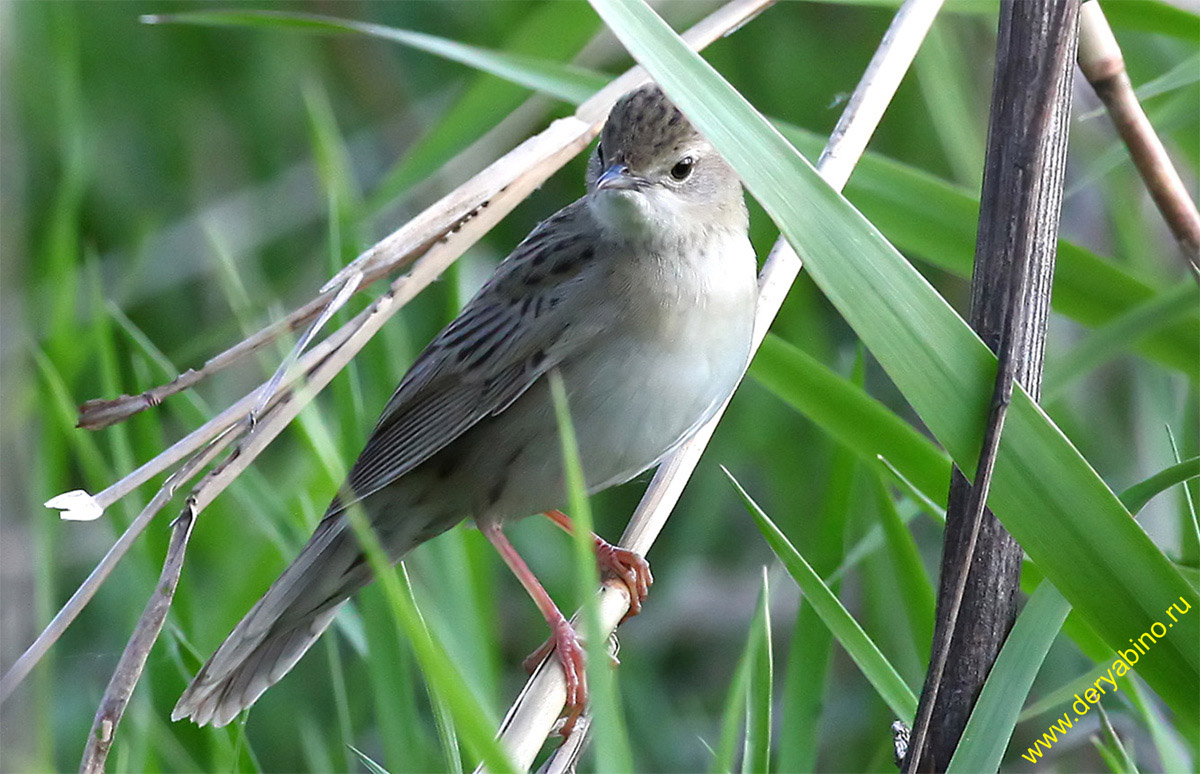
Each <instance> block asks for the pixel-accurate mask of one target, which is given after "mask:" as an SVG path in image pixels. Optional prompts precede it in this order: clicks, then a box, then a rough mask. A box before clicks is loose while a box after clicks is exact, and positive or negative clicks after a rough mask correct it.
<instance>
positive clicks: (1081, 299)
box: [148, 11, 1200, 374]
mask: <svg viewBox="0 0 1200 774" xmlns="http://www.w3.org/2000/svg"><path fill="white" fill-rule="evenodd" d="M148 18H149V19H152V20H153V21H155V22H157V23H167V22H178V23H189V24H218V25H233V26H251V27H262V28H273V27H288V28H298V29H305V30H308V31H311V32H324V33H345V32H355V33H361V34H366V35H372V36H375V37H382V38H384V39H387V40H392V41H395V42H398V43H401V44H404V45H408V46H411V47H414V48H418V49H420V50H422V51H427V52H429V53H431V54H435V55H438V56H442V57H444V58H446V59H449V60H451V61H455V62H459V63H461V64H464V65H467V66H470V67H474V68H476V69H478V70H480V71H482V72H485V73H488V74H490V75H493V76H496V77H498V78H502V79H505V80H507V81H510V82H511V83H514V84H517V85H519V86H523V87H525V88H529V89H533V90H536V91H540V92H542V93H545V94H549V95H551V96H554V97H557V98H559V99H562V100H564V101H567V102H570V103H572V104H579V103H580V102H582V101H583V100H584V99H586V98H587V97H589V96H591V94H593V93H594V92H595V91H596V90H598V89H599V88H600V87H602V86H603V85H605V84H606V83H607V82H608V80H609V76H607V75H604V74H603V73H597V72H594V71H591V70H587V69H585V68H581V67H576V66H574V65H569V64H564V63H561V62H556V61H552V60H548V59H545V58H543V57H533V56H529V55H524V54H519V55H517V54H509V53H504V52H496V51H490V50H487V49H481V48H478V47H474V46H467V45H465V44H462V43H458V42H457V41H452V40H446V39H443V38H438V37H436V36H432V35H427V34H425V33H420V32H414V31H410V30H402V29H396V28H393V27H385V26H383V25H378V24H369V23H362V22H355V21H349V20H342V19H336V18H331V17H324V16H316V15H312V14H302V13H285V12H265V11H264V12H260V11H237V12H208V11H198V12H188V13H182V14H174V15H169V16H156V17H148ZM775 123H776V126H777V128H778V129H779V130H780V131H781V132H783V134H784V135H785V136H786V137H787V138H788V140H790V141H791V142H792V143H794V144H795V146H796V147H797V148H798V149H799V150H800V151H801V152H803V153H804V154H806V155H807V156H808V157H809V158H816V156H817V155H818V154H819V153H820V152H821V148H822V147H823V146H824V142H825V139H824V138H823V137H821V136H819V135H817V134H815V133H813V132H810V131H808V130H805V129H801V128H799V127H796V126H792V125H789V124H786V123H784V122H775ZM420 158H421V159H423V158H425V156H424V155H421V157H420ZM414 165H415V166H412V167H409V166H401V167H398V168H397V170H395V171H394V172H393V173H389V177H388V180H387V181H386V182H385V183H384V184H383V185H382V186H381V189H380V192H378V193H377V194H376V195H375V197H373V199H374V204H375V205H376V206H380V205H381V204H382V203H383V202H385V201H388V200H390V199H391V197H392V196H393V195H394V194H395V193H397V192H398V191H399V190H400V189H401V188H403V187H404V186H406V185H408V184H410V183H412V182H414V181H415V180H417V179H419V177H420V174H419V173H420V172H421V171H422V170H426V169H427V166H426V163H425V162H422V161H420V159H418V160H416V161H414ZM846 196H847V198H849V199H850V200H851V201H852V202H854V204H855V205H856V206H857V207H859V208H860V209H861V211H862V212H863V214H864V215H866V216H867V217H868V218H869V219H870V220H872V221H873V222H874V223H875V224H876V226H877V227H878V228H880V229H881V230H882V231H884V232H885V233H887V234H888V235H889V237H890V238H891V239H892V240H893V241H894V242H895V244H896V245H897V246H899V247H900V248H901V249H903V250H905V251H907V252H914V253H916V254H918V255H920V256H922V257H923V258H924V259H925V260H927V261H929V262H931V263H933V264H934V265H936V266H938V267H939V268H942V269H945V270H947V271H951V272H953V273H955V274H957V275H958V276H960V277H969V276H970V275H971V265H972V258H973V255H974V240H975V224H976V222H977V221H978V209H979V201H978V199H975V198H973V197H972V196H971V195H970V194H969V193H967V192H966V191H964V190H963V189H961V188H959V187H957V186H954V185H952V184H950V183H947V182H946V181H944V180H941V179H939V178H937V177H935V176H933V175H930V174H929V173H927V172H923V171H921V170H918V169H916V168H914V167H911V166H908V165H905V164H902V163H900V162H897V161H893V160H891V159H887V158H885V157H882V156H879V155H877V154H874V153H867V154H866V155H865V156H864V157H863V159H862V161H860V163H859V166H858V169H857V170H856V172H855V175H854V177H853V178H852V179H851V181H850V183H849V185H848V186H847V189H846ZM1057 263H1058V265H1057V270H1056V276H1055V286H1054V294H1053V297H1052V304H1053V306H1054V308H1055V310H1057V311H1059V312H1062V313H1063V314H1066V315H1068V316H1070V317H1072V318H1074V319H1076V320H1079V321H1080V322H1082V323H1084V324H1085V325H1091V326H1095V325H1101V324H1104V323H1106V322H1108V321H1110V320H1112V319H1113V318H1115V317H1118V316H1120V315H1122V314H1124V313H1125V312H1127V311H1128V310H1130V309H1132V308H1134V307H1135V306H1136V305H1138V304H1139V303H1141V302H1143V301H1146V300H1148V299H1150V298H1152V297H1153V296H1154V295H1155V290H1154V289H1153V288H1152V287H1151V286H1150V285H1148V284H1147V283H1145V282H1143V281H1141V280H1139V279H1137V278H1136V277H1134V276H1132V275H1130V274H1128V273H1127V272H1125V271H1124V270H1123V269H1121V268H1119V267H1117V266H1116V265H1114V264H1113V263H1111V262H1108V261H1104V260H1102V259H1100V258H1099V257H1098V256H1096V255H1095V254H1093V253H1091V252H1089V251H1087V250H1084V249H1083V248H1080V247H1078V246H1076V245H1074V244H1071V243H1069V242H1066V241H1062V240H1060V242H1059V254H1058V262H1057ZM1198 336H1200V315H1198V314H1196V313H1195V311H1194V310H1193V313H1192V314H1190V315H1186V316H1185V317H1184V318H1183V319H1181V320H1178V321H1176V322H1174V324H1172V325H1170V326H1169V327H1167V328H1166V329H1165V330H1161V331H1157V332H1152V333H1150V334H1149V335H1148V336H1147V337H1146V339H1145V340H1144V341H1143V342H1141V343H1140V344H1139V345H1138V349H1140V350H1141V351H1142V352H1143V353H1144V354H1146V355H1148V356H1150V357H1153V358H1155V359H1157V360H1159V361H1160V362H1163V363H1164V364H1166V365H1169V366H1171V367H1172V368H1176V369H1178V370H1182V371H1184V372H1185V373H1188V374H1194V373H1196V372H1197V370H1200V357H1198V355H1197V351H1196V348H1195V347H1191V346H1189V344H1188V342H1191V341H1195V340H1196V338H1197V337H1198Z"/></svg>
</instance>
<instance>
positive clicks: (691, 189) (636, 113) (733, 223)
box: [587, 84, 747, 230]
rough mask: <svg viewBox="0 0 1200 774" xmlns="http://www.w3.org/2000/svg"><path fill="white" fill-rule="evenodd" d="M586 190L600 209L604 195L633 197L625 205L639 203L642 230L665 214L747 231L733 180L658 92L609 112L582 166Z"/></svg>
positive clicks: (652, 89)
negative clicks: (598, 199)
mask: <svg viewBox="0 0 1200 774" xmlns="http://www.w3.org/2000/svg"><path fill="white" fill-rule="evenodd" d="M587 183H588V191H589V192H591V193H592V194H594V195H596V196H601V195H602V194H603V195H605V197H606V198H605V201H609V200H610V199H611V198H612V197H611V196H608V194H610V193H611V194H614V195H618V196H617V198H618V199H620V198H623V197H630V196H632V197H634V199H632V200H630V201H629V204H634V203H635V201H640V202H641V203H640V204H638V205H637V207H638V208H639V210H638V211H640V212H641V213H642V216H640V217H642V219H643V220H646V221H647V222H649V221H658V222H663V221H664V215H665V214H668V213H669V214H671V215H672V216H674V215H681V216H685V217H686V218H687V219H688V220H687V222H694V223H707V224H710V225H722V226H728V227H732V228H737V229H742V230H744V229H745V228H746V221H747V215H746V204H745V200H744V199H743V198H742V186H741V182H740V181H739V180H738V177H737V175H736V173H734V171H733V169H732V168H731V167H730V166H729V164H728V163H726V161H725V159H723V158H722V157H721V154H719V153H717V151H716V149H715V148H713V146H712V145H711V144H710V143H709V142H708V141H707V140H706V139H705V138H704V136H703V135H701V134H700V133H699V132H697V131H696V129H695V127H693V126H692V124H691V123H690V122H689V121H688V120H687V118H685V117H684V115H683V113H682V112H680V110H679V108H677V107H675V105H674V104H673V103H672V102H671V100H669V99H668V98H667V96H666V95H665V94H664V93H663V91H662V89H660V88H659V87H658V85H656V84H649V85H646V86H643V87H641V88H639V89H636V90H634V91H631V92H630V93H628V94H626V95H625V96H624V97H622V98H621V99H620V100H618V102H617V104H616V105H614V106H613V109H612V112H611V113H609V116H608V121H607V122H606V123H605V124H604V129H603V130H602V131H601V132H600V142H599V143H597V145H596V151H595V153H593V154H592V158H591V160H590V162H589V164H588V178H587ZM598 206H600V207H601V208H608V207H609V205H607V204H599V205H598ZM614 206H616V207H618V208H620V207H624V205H620V204H615V203H614ZM606 211H610V210H606ZM611 212H615V210H613V211H611ZM614 217H615V215H614Z"/></svg>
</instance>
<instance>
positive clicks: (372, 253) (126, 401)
mask: <svg viewBox="0 0 1200 774" xmlns="http://www.w3.org/2000/svg"><path fill="white" fill-rule="evenodd" d="M773 2H774V0H734V1H733V2H731V3H728V4H727V5H725V6H722V7H721V8H720V9H718V10H717V11H716V12H714V13H713V14H711V15H709V16H708V17H706V18H705V19H704V20H702V21H700V22H699V23H698V24H696V25H695V26H693V27H692V28H691V29H690V30H688V31H687V32H686V33H684V35H683V38H684V40H686V41H687V42H688V44H689V45H691V46H694V47H696V48H697V49H700V48H704V47H705V46H707V45H708V44H710V43H712V42H713V41H714V40H716V39H717V38H719V37H721V36H723V35H726V34H728V33H729V32H731V31H733V30H735V29H736V28H737V27H738V26H740V25H741V24H744V23H746V22H747V21H748V20H749V19H750V18H753V16H754V15H755V14H757V13H758V12H760V11H761V10H762V9H763V8H765V7H766V6H768V5H771V4H772V3H773ZM645 80H646V74H645V72H644V71H643V70H641V68H633V69H631V70H629V71H628V72H626V73H624V74H623V75H621V76H620V77H618V78H616V79H614V80H613V81H612V82H611V83H609V84H608V85H607V86H605V87H604V88H603V89H601V90H600V91H598V92H596V94H594V95H593V96H592V97H591V98H589V99H588V100H587V101H586V102H584V103H583V104H582V105H580V106H579V108H578V109H577V110H576V111H575V115H574V116H569V117H567V118H563V119H560V120H559V121H555V122H554V123H553V124H551V125H550V127H548V128H547V129H546V130H545V131H543V132H541V133H540V134H537V135H535V136H533V137H530V138H529V139H527V140H525V141H524V142H522V143H521V144H520V145H518V146H517V147H516V148H514V149H513V150H511V151H509V152H508V153H506V154H505V155H504V156H502V157H500V158H499V159H497V160H496V161H495V162H493V163H492V164H490V165H489V166H488V167H486V168H485V169H483V170H482V171H480V172H479V173H478V174H476V175H475V176H473V177H472V178H471V179H470V180H468V181H467V182H465V183H463V184H462V185H460V186H459V187H458V188H456V189H454V190H453V191H451V192H450V193H449V194H447V195H445V196H443V197H442V198H441V199H439V200H438V201H437V202H435V203H433V204H432V205H430V206H429V207H427V208H426V209H425V210H424V211H422V212H421V213H420V214H418V215H417V216H416V217H414V218H413V219H412V220H410V221H408V222H407V223H405V224H404V225H403V226H401V227H400V228H398V229H396V230H395V231H393V232H392V233H391V234H389V235H388V236H386V237H384V238H383V239H381V240H380V241H379V242H377V243H375V244H374V245H373V246H372V247H370V248H368V249H367V250H366V251H365V252H363V254H362V255H360V256H358V257H357V258H355V259H354V260H353V261H351V262H350V263H349V264H347V265H346V266H345V267H343V268H342V269H341V271H339V272H338V273H337V274H335V275H334V276H333V277H332V278H331V279H330V280H329V281H328V282H326V283H325V285H324V286H323V287H322V288H321V291H320V293H319V294H318V295H317V296H316V297H315V298H313V299H312V300H311V301H309V302H308V303H306V304H304V305H303V306H301V307H300V308H298V309H296V310H294V311H292V312H291V313H289V314H288V315H287V316H285V317H284V318H283V319H281V320H278V321H276V322H273V323H271V324H270V325H267V326H266V327H264V328H263V329H261V330H259V331H258V332H256V333H254V334H252V335H250V336H248V337H247V338H245V339H243V340H242V341H240V342H238V343H237V344H235V345H234V346H232V347H230V348H229V349H227V350H225V351H224V352H222V353H220V354H219V355H216V356H214V357H212V358H211V359H209V360H208V361H207V362H206V363H205V364H204V365H203V366H201V367H200V368H199V369H189V370H188V371H186V372H184V373H183V374H180V375H179V376H178V377H176V378H175V379H173V380H172V381H170V382H168V383H166V384H163V385H160V386H158V387H154V388H152V389H150V390H147V391H145V392H143V393H140V394H138V395H121V396H119V397H117V398H113V399H108V400H92V401H88V402H87V403H85V404H83V406H81V407H80V414H79V427H83V428H86V429H89V430H97V429H100V428H104V427H108V426H110V425H113V424H116V423H118V422H122V421H124V420H126V419H128V418H129V417H131V416H133V415H134V414H137V413H138V412H140V411H144V410H145V409H147V408H150V407H152V406H157V405H158V404H159V403H161V402H162V401H163V400H164V399H166V398H167V397H170V396H171V395H174V394H176V393H179V392H182V391H183V390H186V389H188V388H190V387H192V386H194V385H195V384H197V383H198V382H200V381H201V380H203V379H204V378H206V377H208V376H211V375H212V374H214V373H217V372H219V371H221V370H223V369H225V368H228V367H229V366H230V365H233V364H234V363H236V362H238V361H240V360H242V359H243V358H245V357H246V356H247V355H250V354H253V353H254V352H256V351H258V350H259V349H261V348H262V347H264V346H266V345H268V344H270V343H271V342H273V341H275V340H276V339H278V338H279V337H280V336H282V335H284V334H286V333H288V332H290V331H295V330H298V329H299V328H300V327H301V326H303V325H305V324H306V323H307V322H308V321H310V320H312V319H313V318H315V317H316V316H317V315H318V314H320V313H321V311H322V310H323V309H325V308H326V307H327V306H328V305H329V303H330V301H331V300H332V299H333V297H334V296H335V294H336V292H337V290H338V289H339V288H341V287H343V285H344V283H345V280H346V278H347V277H349V276H350V275H351V274H352V273H353V272H356V271H361V272H362V275H363V277H362V282H361V284H360V286H359V288H360V289H362V288H365V287H367V286H369V285H371V284H372V283H374V282H375V281H376V280H378V279H380V278H381V277H385V276H387V275H389V274H391V273H393V272H395V271H396V270H398V269H400V268H403V267H404V266H407V265H409V264H410V263H412V262H413V261H414V260H415V259H416V258H417V257H419V256H421V255H423V254H424V253H426V252H427V251H428V250H430V249H431V248H432V247H433V246H434V245H436V244H439V243H440V242H442V241H444V240H446V239H447V238H448V237H449V236H450V235H452V234H455V233H457V232H458V231H459V230H461V229H462V228H463V227H464V225H465V224H466V223H468V222H469V221H470V220H471V219H472V218H474V217H477V216H478V215H479V214H480V213H481V212H482V211H483V209H484V208H486V207H489V206H495V203H496V202H495V199H496V197H497V196H499V195H500V194H501V192H503V191H504V190H505V189H506V188H508V187H509V186H511V185H513V184H514V183H515V182H516V181H517V179H518V178H521V177H524V176H526V175H528V174H529V173H530V171H531V170H541V171H544V172H545V176H544V177H543V178H542V179H543V180H545V178H548V177H549V176H550V175H551V174H553V173H554V172H555V171H557V170H558V168H559V167H561V166H562V163H565V161H566V159H569V158H571V156H572V155H574V154H573V153H572V154H570V155H568V156H567V157H566V158H564V159H563V160H562V162H560V163H559V164H557V165H555V166H552V167H547V166H546V162H547V161H548V160H549V159H550V158H552V157H555V156H558V155H559V154H560V153H561V152H563V151H564V150H567V149H569V148H574V149H575V151H576V152H577V151H578V150H579V149H581V148H582V147H583V146H584V145H586V144H587V143H589V142H591V140H592V138H593V137H594V136H595V134H596V132H597V131H599V124H600V123H601V122H603V120H604V119H605V117H607V115H608V110H609V108H611V107H612V104H613V103H614V102H615V101H616V99H617V98H618V97H620V96H621V95H622V94H624V93H625V92H627V91H629V90H631V89H633V88H634V87H636V86H638V85H639V84H641V83H642V82H644V81H645Z"/></svg>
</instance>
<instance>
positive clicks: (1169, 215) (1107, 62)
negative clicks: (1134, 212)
mask: <svg viewBox="0 0 1200 774" xmlns="http://www.w3.org/2000/svg"><path fill="white" fill-rule="evenodd" d="M1079 69H1080V70H1081V71H1082V72H1083V75H1084V77H1085V78H1087V80H1088V83H1090V84H1091V85H1092V88H1093V89H1094V90H1095V91H1096V96H1097V97H1099V98H1100V100H1101V101H1102V102H1103V103H1104V107H1105V108H1106V109H1107V110H1108V114H1109V117H1110V118H1111V119H1112V122H1113V126H1114V127H1115V128H1116V130H1117V134H1119V135H1120V136H1121V139H1122V140H1123V141H1124V142H1125V147H1126V148H1128V149H1129V155H1130V157H1132V158H1133V164H1134V166H1135V167H1137V171H1138V173H1139V174H1140V175H1141V176H1142V180H1143V181H1144V182H1145V184H1146V190H1147V191H1149V192H1150V198H1152V199H1153V200H1154V204H1155V205H1156V206H1157V207H1158V211H1159V212H1160V213H1162V217H1163V220H1165V221H1166V222H1167V227H1168V228H1170V229H1171V233H1172V234H1173V235H1174V236H1175V239H1176V240H1177V241H1178V242H1179V246H1180V247H1181V248H1182V250H1183V253H1184V256H1185V257H1186V258H1187V259H1188V260H1189V261H1191V263H1192V265H1193V266H1195V267H1197V268H1200V211H1197V209H1196V203H1195V202H1193V201H1192V197H1191V196H1189V195H1188V191H1187V188H1186V187H1185V186H1184V184H1183V180H1182V179H1181V178H1180V177H1179V172H1178V171H1177V170H1176V169H1175V165H1174V164H1172V163H1171V157H1170V156H1168V155H1167V149H1166V148H1164V147H1163V144H1162V140H1160V139H1159V138H1158V135H1157V134H1156V133H1155V131H1154V127H1153V126H1152V125H1151V124H1150V119H1149V118H1147V117H1146V111H1144V110H1142V105H1141V103H1140V102H1138V98H1137V95H1136V94H1135V93H1134V91H1133V84H1132V83H1131V82H1130V80H1129V74H1128V73H1126V72H1125V58H1124V57H1123V56H1122V55H1121V47H1120V46H1118V45H1117V39H1116V37H1115V36H1114V35H1113V31H1112V27H1110V26H1109V25H1108V19H1106V18H1105V17H1104V11H1103V10H1102V9H1101V8H1100V3H1099V2H1097V0H1087V2H1085V3H1084V4H1083V6H1082V7H1081V8H1080V10H1079Z"/></svg>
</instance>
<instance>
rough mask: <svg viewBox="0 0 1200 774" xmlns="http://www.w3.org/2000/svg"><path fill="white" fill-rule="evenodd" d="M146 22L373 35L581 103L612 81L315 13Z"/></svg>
mask: <svg viewBox="0 0 1200 774" xmlns="http://www.w3.org/2000/svg"><path fill="white" fill-rule="evenodd" d="M142 19H143V21H145V22H146V23H149V24H196V25H202V26H210V27H212V26H222V27H254V28H260V29H292V30H301V31H304V32H315V33H325V34H330V33H334V34H338V33H358V34H362V35H369V36H371V37H375V38H381V39H383V40H389V41H392V42H393V43H399V44H401V45H403V46H408V47H409V48H414V49H417V50H419V51H424V52H426V53H428V54H433V55H435V56H439V57H442V58H443V59H448V60H450V61H452V62H458V63H459V64H464V65H467V66H468V67H473V68H475V69H477V70H483V71H484V72H489V73H492V74H493V75H496V76H499V77H501V78H505V79H507V80H511V81H513V82H514V83H519V84H521V85H522V86H525V87H526V88H529V89H534V90H536V91H544V92H546V93H547V94H552V95H554V96H556V97H558V98H559V99H563V100H566V101H568V102H582V101H583V100H585V99H587V98H588V97H590V96H591V95H592V94H594V93H595V92H596V91H597V90H599V89H600V88H601V87H602V86H604V84H605V83H607V82H608V78H607V77H606V76H597V75H596V74H595V73H593V72H591V71H590V70H586V69H584V68H580V67H574V66H572V65H565V64H557V63H553V64H549V63H547V62H546V61H545V60H543V59H540V58H536V57H530V56H520V55H516V54H506V53H502V52H497V51H488V50H487V49H483V48H478V47H476V46H469V45H466V44H465V43H459V42H458V41H456V40H448V39H446V38H440V37H438V36H436V35H429V34H427V33H424V32H414V31H412V30H403V29H397V28H395V27H387V26H384V25H382V24H371V23H369V22H358V21H352V20H348V19H337V18H334V17H331V16H319V15H317V14H308V13H290V12H285V11H188V12H185V13H179V14H169V15H163V16H144V17H142Z"/></svg>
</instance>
